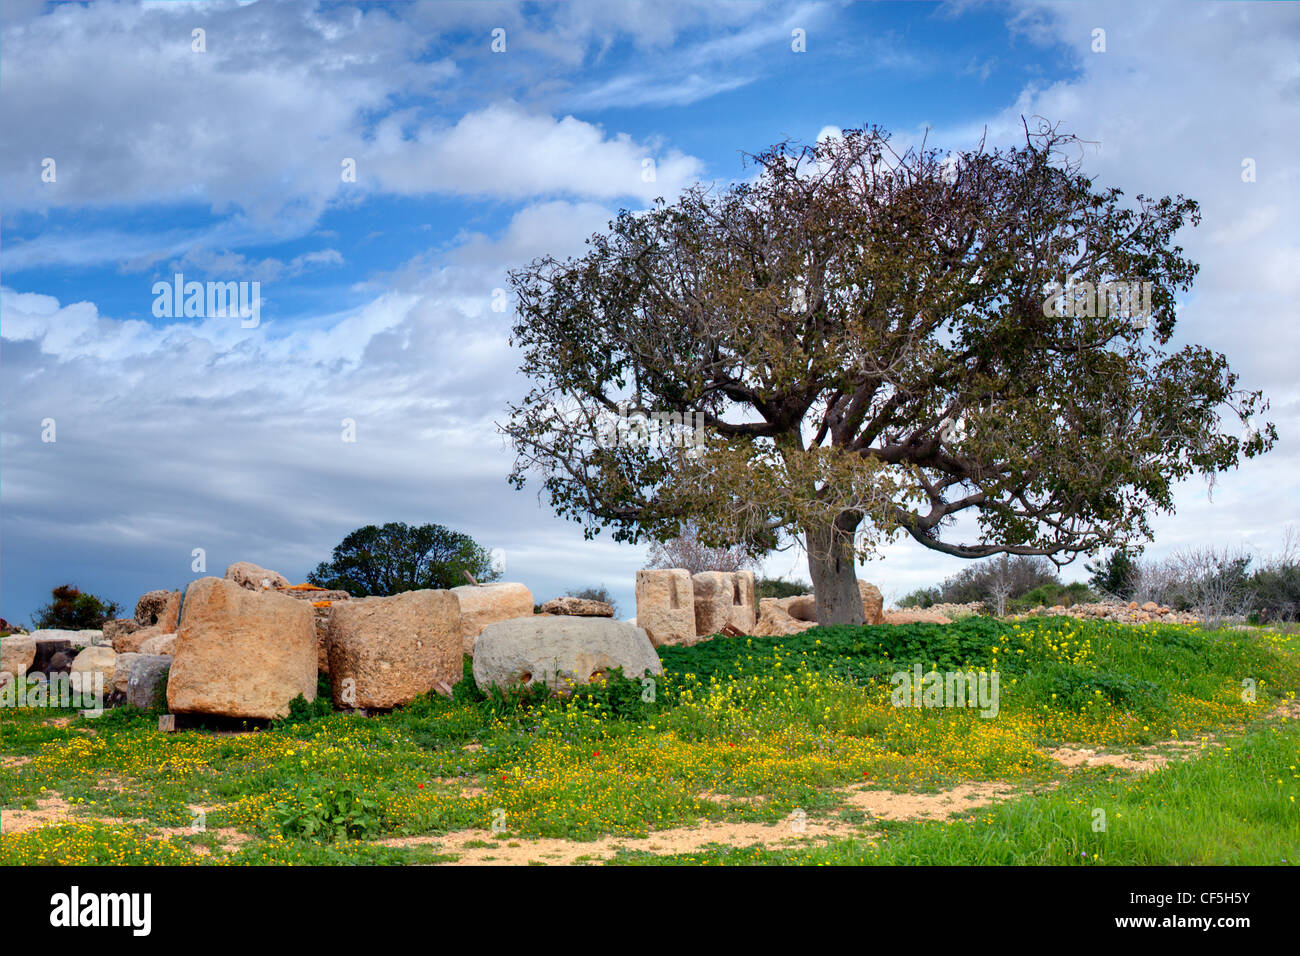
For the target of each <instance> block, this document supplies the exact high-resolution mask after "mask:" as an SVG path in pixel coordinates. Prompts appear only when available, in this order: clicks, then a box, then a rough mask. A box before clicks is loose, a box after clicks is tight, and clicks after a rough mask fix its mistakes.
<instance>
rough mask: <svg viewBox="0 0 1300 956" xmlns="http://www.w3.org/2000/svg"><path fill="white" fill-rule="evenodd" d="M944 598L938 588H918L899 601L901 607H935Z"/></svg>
mask: <svg viewBox="0 0 1300 956" xmlns="http://www.w3.org/2000/svg"><path fill="white" fill-rule="evenodd" d="M942 598H943V593H942V592H941V591H940V590H939V589H938V588H917V589H916V590H915V591H913V592H912V593H911V594H909V595H907V596H906V597H905V598H903V599H902V600H901V601H899V602H898V606H899V607H919V608H927V607H934V606H935V605H936V604H938V603H939V601H940V600H941V599H942Z"/></svg>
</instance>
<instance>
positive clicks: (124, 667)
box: [113, 651, 140, 699]
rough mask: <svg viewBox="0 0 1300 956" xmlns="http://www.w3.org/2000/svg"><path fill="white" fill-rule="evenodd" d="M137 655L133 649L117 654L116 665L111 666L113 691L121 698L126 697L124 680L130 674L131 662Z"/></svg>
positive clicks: (125, 680)
mask: <svg viewBox="0 0 1300 956" xmlns="http://www.w3.org/2000/svg"><path fill="white" fill-rule="evenodd" d="M139 656H140V655H139V654H137V653H136V652H135V651H127V652H125V653H123V654H118V655H117V662H116V665H117V666H116V667H114V668H113V692H114V693H115V694H117V695H119V696H120V697H121V698H122V699H125V698H126V682H127V679H128V678H129V677H130V676H131V662H132V661H134V660H135V659H136V658H137V657H139Z"/></svg>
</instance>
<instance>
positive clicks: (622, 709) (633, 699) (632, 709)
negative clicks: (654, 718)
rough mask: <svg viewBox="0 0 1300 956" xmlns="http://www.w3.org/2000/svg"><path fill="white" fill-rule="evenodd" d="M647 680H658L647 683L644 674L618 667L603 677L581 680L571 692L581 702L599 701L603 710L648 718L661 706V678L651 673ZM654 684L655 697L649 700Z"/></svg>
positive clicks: (636, 718) (621, 717) (623, 717)
mask: <svg viewBox="0 0 1300 956" xmlns="http://www.w3.org/2000/svg"><path fill="white" fill-rule="evenodd" d="M646 680H648V681H653V682H654V683H653V684H647V683H645V682H644V681H643V680H642V679H640V678H632V677H625V676H624V675H623V668H621V667H614V668H611V669H610V671H609V673H608V675H607V676H606V678H605V679H604V680H603V681H595V682H593V683H590V684H579V685H578V686H577V687H575V688H574V690H573V694H572V695H571V696H572V700H573V702H574V703H575V704H577V705H579V706H582V705H590V704H599V705H600V708H599V709H600V711H601V712H602V713H606V714H609V715H610V716H611V717H613V718H615V719H617V720H632V721H640V720H645V719H646V718H647V717H649V716H651V715H652V714H655V713H657V712H658V711H659V710H660V709H661V706H660V703H659V695H658V683H659V679H658V678H656V677H653V676H648V677H647V678H646ZM651 688H653V699H649V700H647V699H646V698H647V697H651V696H652V695H651V694H650V693H648V690H650V689H651Z"/></svg>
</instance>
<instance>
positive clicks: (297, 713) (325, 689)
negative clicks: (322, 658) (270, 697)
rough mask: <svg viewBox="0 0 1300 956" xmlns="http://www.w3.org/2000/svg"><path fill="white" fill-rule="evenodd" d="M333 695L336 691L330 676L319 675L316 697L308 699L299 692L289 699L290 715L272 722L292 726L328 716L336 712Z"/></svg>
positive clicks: (277, 724)
mask: <svg viewBox="0 0 1300 956" xmlns="http://www.w3.org/2000/svg"><path fill="white" fill-rule="evenodd" d="M333 695H334V691H333V688H332V687H331V685H330V682H329V678H328V677H323V676H319V675H318V676H317V678H316V699H315V700H313V701H308V700H307V698H306V697H304V696H303V695H302V694H299V695H298V696H297V697H295V698H294V699H293V700H291V701H289V713H288V715H286V716H284V717H281V718H279V719H278V720H273V721H272V722H271V724H272V726H276V727H291V726H293V725H294V724H305V723H308V722H310V721H313V720H317V719H318V718H321V717H328V716H329V715H330V714H332V713H334V702H333Z"/></svg>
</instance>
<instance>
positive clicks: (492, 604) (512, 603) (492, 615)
mask: <svg viewBox="0 0 1300 956" xmlns="http://www.w3.org/2000/svg"><path fill="white" fill-rule="evenodd" d="M451 593H452V594H454V595H456V600H457V601H459V602H460V618H461V650H462V652H464V653H466V654H473V653H474V643H475V640H476V639H477V638H478V636H479V635H480V634H482V633H483V629H484V628H485V627H487V626H488V625H489V624H495V623H497V622H498V621H509V620H512V619H513V618H517V617H532V616H533V592H532V591H530V590H528V588H526V587H525V586H524V585H522V584H516V583H513V582H507V581H494V582H492V583H491V584H466V585H461V586H460V587H458V588H452V589H451Z"/></svg>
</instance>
